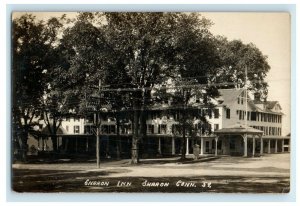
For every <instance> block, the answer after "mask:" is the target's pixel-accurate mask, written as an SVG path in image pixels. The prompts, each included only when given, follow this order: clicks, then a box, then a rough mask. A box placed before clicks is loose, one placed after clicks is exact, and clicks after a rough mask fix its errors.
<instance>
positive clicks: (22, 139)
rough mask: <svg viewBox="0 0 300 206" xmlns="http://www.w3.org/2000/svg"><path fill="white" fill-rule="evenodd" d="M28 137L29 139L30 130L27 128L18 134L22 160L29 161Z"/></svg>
mask: <svg viewBox="0 0 300 206" xmlns="http://www.w3.org/2000/svg"><path fill="white" fill-rule="evenodd" d="M27 139H28V130H27V129H25V131H23V132H21V133H20V134H19V135H18V142H19V154H20V161H22V162H26V161H27V151H28V145H27Z"/></svg>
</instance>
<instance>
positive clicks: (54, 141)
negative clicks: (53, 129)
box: [51, 134, 57, 153]
mask: <svg viewBox="0 0 300 206" xmlns="http://www.w3.org/2000/svg"><path fill="white" fill-rule="evenodd" d="M51 141H52V147H53V152H54V153H56V152H57V136H56V134H52V135H51Z"/></svg>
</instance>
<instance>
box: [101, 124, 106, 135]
mask: <svg viewBox="0 0 300 206" xmlns="http://www.w3.org/2000/svg"><path fill="white" fill-rule="evenodd" d="M101 133H102V134H108V125H102V126H101Z"/></svg>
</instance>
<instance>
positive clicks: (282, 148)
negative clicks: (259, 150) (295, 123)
mask: <svg viewBox="0 0 300 206" xmlns="http://www.w3.org/2000/svg"><path fill="white" fill-rule="evenodd" d="M281 142H282V144H281V152H282V153H283V152H284V139H282V141H281Z"/></svg>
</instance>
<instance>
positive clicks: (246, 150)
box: [214, 124, 264, 157]
mask: <svg viewBox="0 0 300 206" xmlns="http://www.w3.org/2000/svg"><path fill="white" fill-rule="evenodd" d="M214 133H215V135H216V138H215V139H216V140H215V144H216V147H218V141H219V140H222V142H223V147H222V154H225V155H238V156H244V157H248V156H252V157H254V156H261V155H262V154H263V152H264V140H263V136H262V135H263V131H261V130H257V129H254V128H252V127H249V126H246V125H242V124H235V125H232V126H229V127H227V128H222V129H220V130H217V131H215V132H214ZM215 155H218V150H217V151H216V152H215Z"/></svg>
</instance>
